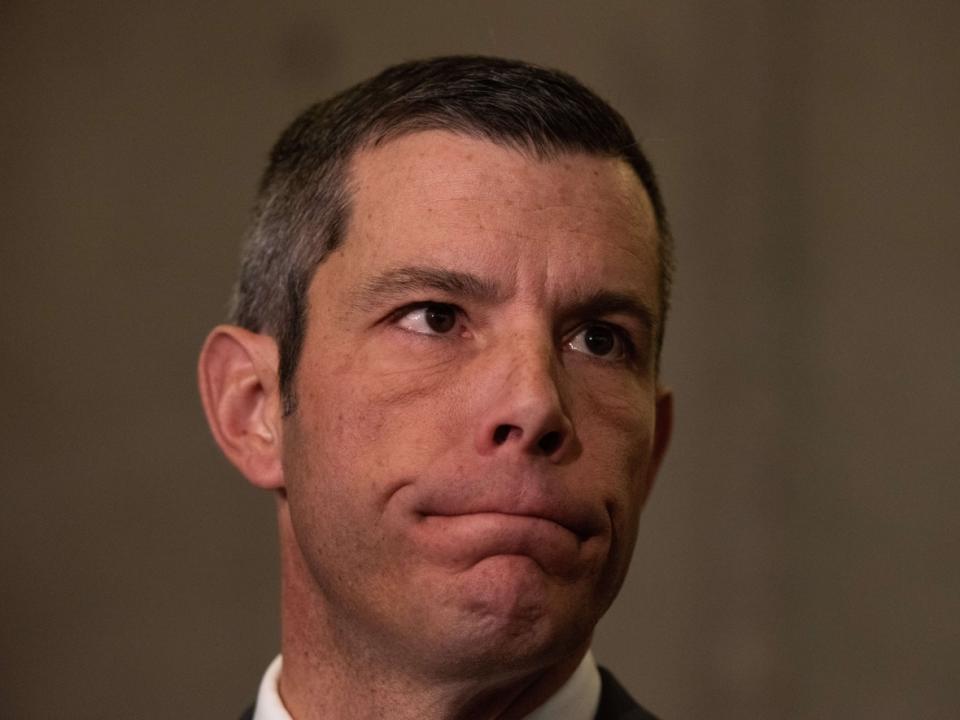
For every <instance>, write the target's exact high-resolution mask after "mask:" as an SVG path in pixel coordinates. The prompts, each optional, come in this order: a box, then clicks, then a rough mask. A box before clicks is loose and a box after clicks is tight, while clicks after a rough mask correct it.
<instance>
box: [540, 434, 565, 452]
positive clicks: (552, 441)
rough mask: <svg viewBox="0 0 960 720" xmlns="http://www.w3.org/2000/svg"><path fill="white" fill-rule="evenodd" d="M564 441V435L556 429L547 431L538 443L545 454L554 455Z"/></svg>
mask: <svg viewBox="0 0 960 720" xmlns="http://www.w3.org/2000/svg"><path fill="white" fill-rule="evenodd" d="M562 442H563V436H562V435H561V434H560V433H558V432H557V431H556V430H552V431H551V432H548V433H545V434H544V435H543V437H541V438H540V441H539V442H538V443H537V445H538V446H539V447H540V449H541V450H542V451H543V452H544V454H545V455H552V454H553V453H554V452H556V450H557V448H559V447H560V444H561V443H562Z"/></svg>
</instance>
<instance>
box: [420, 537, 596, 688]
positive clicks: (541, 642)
mask: <svg viewBox="0 0 960 720" xmlns="http://www.w3.org/2000/svg"><path fill="white" fill-rule="evenodd" d="M579 589H580V588H579V587H578V584H577V583H574V584H562V583H559V582H558V581H557V580H556V579H554V578H551V577H549V576H547V575H545V574H544V573H543V571H542V570H541V569H540V567H539V565H537V564H536V562H535V561H534V560H532V559H530V558H529V557H526V556H521V555H501V556H496V557H492V558H487V559H485V560H483V561H481V562H479V563H477V564H476V565H475V566H474V567H472V568H471V569H470V570H469V571H466V572H464V573H462V574H461V575H460V576H459V577H458V578H457V579H456V580H455V581H454V587H451V588H448V590H452V591H453V592H452V593H451V594H449V595H448V596H447V597H446V600H447V602H446V603H445V604H444V607H443V608H442V609H441V612H443V614H445V615H447V617H446V618H445V620H446V621H445V622H444V621H441V622H440V623H439V627H437V628H436V629H437V630H439V631H440V632H441V633H442V634H444V635H446V636H447V637H445V638H443V639H442V640H441V643H442V644H443V645H445V646H446V648H447V650H448V653H443V654H444V655H447V660H448V661H449V662H451V663H453V664H457V665H460V666H464V665H465V664H466V665H468V666H470V667H474V668H475V667H476V666H477V665H480V664H482V665H484V666H488V667H490V666H496V667H498V668H502V669H503V670H504V671H507V672H516V671H517V670H521V669H529V670H533V669H536V668H537V667H542V666H545V665H548V664H550V663H552V662H556V661H557V660H559V659H561V658H563V657H565V656H567V655H568V654H569V653H571V652H573V651H574V650H576V649H577V648H579V647H581V646H582V645H583V643H584V642H585V641H586V639H587V638H588V637H589V635H590V632H591V630H592V628H593V624H594V623H593V621H592V615H593V614H592V613H585V612H584V609H585V607H587V606H588V604H589V598H587V597H584V596H583V594H582V592H578V590H579ZM438 639H439V638H438ZM451 669H452V668H451Z"/></svg>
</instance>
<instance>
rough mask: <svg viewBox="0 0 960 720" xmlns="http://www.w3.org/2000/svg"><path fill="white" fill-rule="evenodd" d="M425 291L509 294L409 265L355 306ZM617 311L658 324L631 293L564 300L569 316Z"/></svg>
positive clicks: (484, 298) (486, 298)
mask: <svg viewBox="0 0 960 720" xmlns="http://www.w3.org/2000/svg"><path fill="white" fill-rule="evenodd" d="M423 290H435V291H439V292H443V293H447V294H450V295H455V296H457V297H462V298H465V299H468V300H474V301H478V302H483V303H488V304H494V303H497V302H500V301H502V300H503V299H504V297H505V294H504V293H503V292H502V291H501V290H500V288H498V287H497V286H496V284H494V283H492V282H490V281H488V280H484V279H483V278H481V277H478V276H477V275H474V274H472V273H468V272H462V271H459V270H448V269H445V268H437V267H429V266H422V265H408V266H405V267H400V268H394V269H391V270H386V271H384V272H383V273H381V274H379V275H377V276H376V277H373V278H371V279H370V280H368V281H367V282H365V283H364V284H363V285H361V286H360V287H359V288H358V289H356V290H355V291H354V292H353V293H351V296H352V297H351V300H352V304H353V306H354V308H355V309H358V310H360V311H362V312H366V311H369V310H371V309H373V308H375V307H377V306H379V305H381V304H383V303H384V302H387V301H389V300H392V299H394V298H396V297H398V296H401V295H404V294H406V293H409V292H410V291H423ZM617 313H619V314H624V315H629V316H631V317H633V318H635V319H636V320H637V321H638V322H639V323H640V324H641V325H642V326H643V328H644V330H646V331H647V332H653V330H654V328H655V327H656V325H657V315H656V314H655V313H654V312H653V310H652V309H651V308H650V306H649V305H648V304H647V303H646V302H644V301H643V300H642V299H640V298H639V297H637V296H635V295H633V294H630V293H624V292H618V291H614V290H598V291H597V292H594V293H590V294H589V295H587V296H585V297H581V298H576V299H574V300H572V301H570V302H567V303H564V305H563V306H562V307H561V314H563V315H567V316H579V317H602V316H603V315H613V314H617Z"/></svg>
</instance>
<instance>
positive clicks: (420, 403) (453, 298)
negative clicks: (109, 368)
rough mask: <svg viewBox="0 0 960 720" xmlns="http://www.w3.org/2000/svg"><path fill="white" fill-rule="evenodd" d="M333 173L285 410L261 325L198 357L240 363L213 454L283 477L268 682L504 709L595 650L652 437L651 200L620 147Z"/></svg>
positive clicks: (656, 414) (625, 557) (412, 146)
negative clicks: (275, 679) (276, 655)
mask: <svg viewBox="0 0 960 720" xmlns="http://www.w3.org/2000/svg"><path fill="white" fill-rule="evenodd" d="M349 176H350V188H351V210H350V219H349V223H348V226H347V230H346V235H345V240H344V242H343V244H342V245H341V246H340V247H339V248H338V249H337V250H336V251H334V252H333V253H332V254H331V255H330V256H329V257H328V258H327V259H326V260H325V261H324V262H323V263H322V264H321V265H320V266H319V267H318V268H317V271H316V274H315V276H314V277H313V279H312V282H311V284H310V288H309V293H308V310H307V320H306V333H305V338H304V343H303V348H302V356H301V358H300V362H299V365H298V369H297V374H296V377H295V380H294V386H293V390H294V392H295V394H296V397H297V401H298V403H297V409H296V411H295V412H294V413H293V414H291V415H290V416H288V417H286V418H283V419H281V417H280V409H279V408H280V399H279V393H278V390H277V387H276V379H275V371H276V348H275V344H273V340H272V339H271V338H268V337H266V336H258V335H254V334H252V333H248V332H246V331H242V330H239V329H237V328H231V327H230V326H223V327H221V328H219V329H218V330H215V331H214V334H212V335H211V339H210V340H208V347H207V349H205V353H207V352H208V351H209V353H210V354H211V355H213V356H216V353H218V352H219V353H220V354H221V355H226V354H228V353H233V354H232V355H230V357H233V358H242V357H247V356H249V357H250V358H252V359H251V360H250V361H249V364H250V366H251V367H253V368H255V369H254V370H251V371H250V372H249V373H248V374H247V375H243V374H242V373H241V372H240V371H239V370H236V371H235V372H233V375H231V374H230V372H232V371H227V370H223V371H221V372H220V375H222V376H230V377H235V378H241V377H243V378H246V380H244V381H243V382H241V381H240V380H239V379H235V380H234V386H236V387H238V388H241V387H242V388H243V391H242V392H241V390H236V391H235V396H236V397H238V398H239V397H242V398H244V400H243V402H244V403H246V404H245V405H243V408H244V411H243V413H241V412H239V411H237V412H234V414H233V415H231V416H230V418H229V419H228V420H225V421H224V420H222V421H221V426H223V428H225V429H220V430H217V429H216V428H215V430H214V433H215V435H217V437H218V440H219V441H220V442H221V445H222V446H223V445H224V444H225V443H227V444H229V443H230V442H231V440H230V437H232V436H230V435H229V433H231V432H233V434H234V435H237V436H238V437H241V436H244V433H246V435H247V436H252V439H251V437H248V438H247V440H246V442H247V443H248V445H243V442H242V441H241V440H237V441H236V442H235V445H236V446H237V447H240V448H241V449H240V450H237V449H236V448H231V449H232V452H233V454H232V455H231V449H227V448H225V450H227V454H228V456H231V459H233V460H234V462H235V463H236V464H237V465H238V466H239V467H240V468H241V470H243V471H244V473H245V474H246V475H247V477H248V478H250V479H251V481H252V482H253V483H254V484H255V485H258V486H260V487H265V488H268V489H271V490H274V491H275V492H276V496H277V513H278V520H279V528H280V548H281V556H282V587H283V595H282V603H281V606H282V651H283V656H284V665H283V671H282V675H281V680H280V692H281V696H282V698H283V701H284V703H285V705H286V706H287V707H288V709H289V710H290V712H291V714H292V715H293V717H295V718H297V720H306V719H309V718H368V717H369V718H373V717H391V718H407V717H410V718H414V717H416V718H433V717H436V718H494V717H496V718H519V717H522V716H523V715H524V714H526V713H528V712H530V711H531V710H532V709H533V708H535V707H536V706H537V705H539V704H541V703H542V702H543V701H544V700H545V699H546V698H547V697H549V695H550V694H551V693H552V692H554V691H555V690H556V689H557V688H558V687H559V686H560V685H561V684H562V683H563V682H564V681H565V680H566V679H567V678H568V677H569V676H570V674H571V673H572V672H573V670H574V669H575V668H576V666H577V664H578V663H579V661H580V659H581V658H582V656H583V654H584V653H585V652H586V650H587V648H588V647H589V644H590V638H591V633H592V630H593V627H594V625H595V624H596V622H597V620H598V619H599V618H600V616H601V615H602V614H603V613H604V611H605V610H606V609H607V607H608V606H609V605H610V603H611V602H612V600H613V598H614V596H615V595H616V593H617V591H618V589H619V587H620V585H621V583H622V581H623V578H624V575H625V573H626V571H627V567H628V564H629V561H630V556H631V554H632V550H633V545H634V541H635V538H636V530H637V521H638V518H639V514H640V511H641V509H642V507H643V504H644V502H645V500H646V498H647V495H648V492H649V490H650V488H651V485H652V483H653V480H654V476H655V473H656V470H657V467H658V465H659V463H660V460H661V458H662V455H663V453H664V451H665V448H666V444H667V439H668V437H669V432H670V424H671V416H672V405H671V402H672V401H671V397H670V394H669V393H668V392H666V391H665V390H663V389H662V388H661V387H660V386H659V385H658V382H657V377H656V371H655V360H656V348H655V346H654V342H655V335H656V324H657V323H658V322H659V319H658V318H659V308H658V306H657V297H658V296H657V255H656V243H657V235H656V229H655V224H654V220H653V214H652V211H651V208H650V203H649V200H648V198H647V196H646V193H645V192H644V191H643V189H642V186H641V185H640V183H639V181H638V180H637V178H636V176H635V175H634V174H633V172H632V171H631V170H630V168H629V167H628V166H627V165H626V164H625V163H624V162H623V161H620V160H616V159H611V158H602V157H595V156H588V155H573V154H565V155H559V156H557V157H555V158H551V159H537V158H534V157H532V156H530V155H528V154H525V153H520V152H518V151H516V150H512V149H508V148H504V147H501V146H498V145H495V144H492V143H490V142H488V141H485V140H479V139H473V138H468V137H464V136H460V135H455V134H452V133H449V132H444V131H425V132H416V133H413V134H408V135H404V136H401V137H398V138H394V139H391V140H389V141H387V142H385V143H383V144H381V145H379V146H377V147H374V148H371V149H367V150H363V151H361V152H360V153H359V154H358V155H357V156H356V157H355V158H354V159H353V161H352V163H351V167H350V173H349ZM218 332H219V333H220V339H219V340H218V339H216V338H215V337H214V336H215V335H216V334H217V333H218ZM231 343H233V344H231ZM221 345H222V346H223V349H222V350H221V349H219V346H221ZM235 346H239V348H242V350H241V349H238V347H235ZM244 353H245V354H244ZM232 362H234V365H229V367H231V368H233V367H236V368H239V367H241V360H239V359H235V360H234V361H232ZM211 364H212V361H211ZM224 367H227V364H226V363H224ZM202 368H203V365H201V375H202V376H203V369H202ZM271 371H272V372H273V373H274V376H273V379H272V380H271V378H270V373H271ZM215 375H216V373H214V372H213V371H210V372H208V373H207V376H208V377H211V378H212V377H214V376H215ZM254 377H255V378H256V379H253V378H254ZM203 382H204V380H203V377H202V379H201V383H203ZM206 382H207V383H208V385H209V384H215V382H216V380H209V379H208V380H207V381H206ZM223 382H224V383H226V382H227V381H226V380H224V381H223ZM244 382H245V383H246V384H243V383H244ZM223 394H224V395H225V396H226V393H223ZM208 396H209V397H213V391H210V392H205V402H206V403H207V405H208V413H210V412H211V411H210V409H209V408H210V407H211V406H216V405H217V403H219V404H220V405H219V406H226V405H228V403H227V401H221V400H218V399H217V398H214V399H213V400H207V399H206V398H207V397H208ZM218 397H219V396H218ZM239 402H240V401H239V400H237V403H239ZM244 413H245V414H244ZM221 414H225V413H221ZM239 416H242V417H243V418H245V419H244V420H238V419H237V417H239ZM246 418H259V420H257V421H256V422H260V424H259V425H257V426H256V428H255V429H252V430H251V429H250V427H251V424H252V423H254V421H253V420H247V419H246ZM245 423H246V424H245ZM237 428H240V429H237ZM244 428H246V429H244Z"/></svg>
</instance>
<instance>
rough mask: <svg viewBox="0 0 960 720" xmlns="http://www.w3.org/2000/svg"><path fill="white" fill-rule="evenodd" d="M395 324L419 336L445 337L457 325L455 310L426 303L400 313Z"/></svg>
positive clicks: (450, 307) (440, 304) (438, 304)
mask: <svg viewBox="0 0 960 720" xmlns="http://www.w3.org/2000/svg"><path fill="white" fill-rule="evenodd" d="M396 323H397V326H398V327H401V328H403V329H404V330H408V331H409V332H414V333H417V334H419V335H445V334H447V333H449V332H450V331H451V330H453V328H454V327H455V326H456V324H457V308H455V307H454V306H453V305H447V304H445V303H426V304H424V305H418V306H417V307H414V308H409V309H407V310H404V311H401V314H400V315H399V316H398V317H397V321H396Z"/></svg>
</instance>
